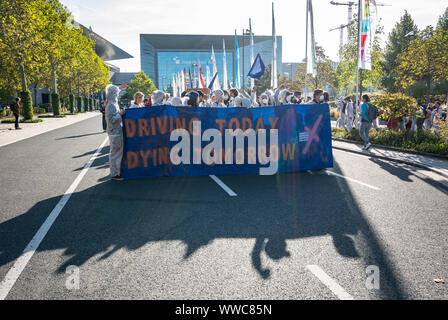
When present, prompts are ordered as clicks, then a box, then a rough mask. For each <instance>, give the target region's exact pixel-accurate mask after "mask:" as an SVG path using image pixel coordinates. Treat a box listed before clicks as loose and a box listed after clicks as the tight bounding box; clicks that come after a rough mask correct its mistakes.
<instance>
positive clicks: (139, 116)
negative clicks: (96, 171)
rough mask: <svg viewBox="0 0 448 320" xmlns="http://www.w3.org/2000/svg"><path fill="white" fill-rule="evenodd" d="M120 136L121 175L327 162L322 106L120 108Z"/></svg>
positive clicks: (270, 170)
mask: <svg viewBox="0 0 448 320" xmlns="http://www.w3.org/2000/svg"><path fill="white" fill-rule="evenodd" d="M123 134H124V141H125V145H124V155H123V163H122V176H123V178H125V179H135V178H147V177H160V176H201V175H227V174H275V173H282V172H299V171H307V170H318V169H324V168H332V167H333V153H332V141H331V122H330V112H329V107H328V104H321V105H287V106H279V107H266V108H200V107H172V106H155V107H147V108H136V109H128V110H127V112H126V114H125V115H124V116H123Z"/></svg>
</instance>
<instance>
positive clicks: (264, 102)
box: [260, 92, 269, 107]
mask: <svg viewBox="0 0 448 320" xmlns="http://www.w3.org/2000/svg"><path fill="white" fill-rule="evenodd" d="M268 105H269V97H268V95H267V93H266V92H265V93H262V94H261V95H260V107H267V106H268Z"/></svg>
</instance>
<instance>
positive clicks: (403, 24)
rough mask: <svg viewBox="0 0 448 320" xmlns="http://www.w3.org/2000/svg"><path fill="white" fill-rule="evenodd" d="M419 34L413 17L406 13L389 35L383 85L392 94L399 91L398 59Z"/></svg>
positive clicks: (385, 53) (385, 54)
mask: <svg viewBox="0 0 448 320" xmlns="http://www.w3.org/2000/svg"><path fill="white" fill-rule="evenodd" d="M417 33H418V27H417V25H416V24H415V23H414V20H413V19H412V17H411V15H410V14H409V13H408V12H407V11H405V14H404V15H403V16H402V17H401V19H400V22H398V23H397V24H396V25H395V27H394V29H393V30H392V31H391V33H390V34H389V39H388V41H387V43H386V50H385V52H384V63H383V66H384V73H385V74H384V77H383V81H382V82H383V85H384V86H385V88H387V89H388V90H389V91H391V92H397V91H399V88H397V86H396V83H395V79H396V77H397V73H396V69H397V67H398V61H397V58H398V56H399V55H400V54H402V53H403V52H405V51H406V50H408V48H409V44H410V43H411V41H412V40H413V39H414V37H415V35H417Z"/></svg>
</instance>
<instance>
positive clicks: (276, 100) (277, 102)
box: [273, 84, 286, 107]
mask: <svg viewBox="0 0 448 320" xmlns="http://www.w3.org/2000/svg"><path fill="white" fill-rule="evenodd" d="M285 89H286V86H285V85H284V84H283V85H281V86H280V87H279V88H277V90H275V93H274V97H273V106H276V107H277V106H279V105H280V104H281V102H280V92H282V91H283V90H285Z"/></svg>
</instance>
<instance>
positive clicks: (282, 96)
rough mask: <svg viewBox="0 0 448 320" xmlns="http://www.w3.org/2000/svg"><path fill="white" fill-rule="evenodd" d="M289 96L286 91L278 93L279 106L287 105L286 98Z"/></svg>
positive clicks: (289, 93)
mask: <svg viewBox="0 0 448 320" xmlns="http://www.w3.org/2000/svg"><path fill="white" fill-rule="evenodd" d="M290 95H291V92H289V90H288V89H284V90H282V91H280V93H279V95H278V99H279V103H280V105H282V104H288V100H287V99H288V97H289V96H290Z"/></svg>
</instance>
